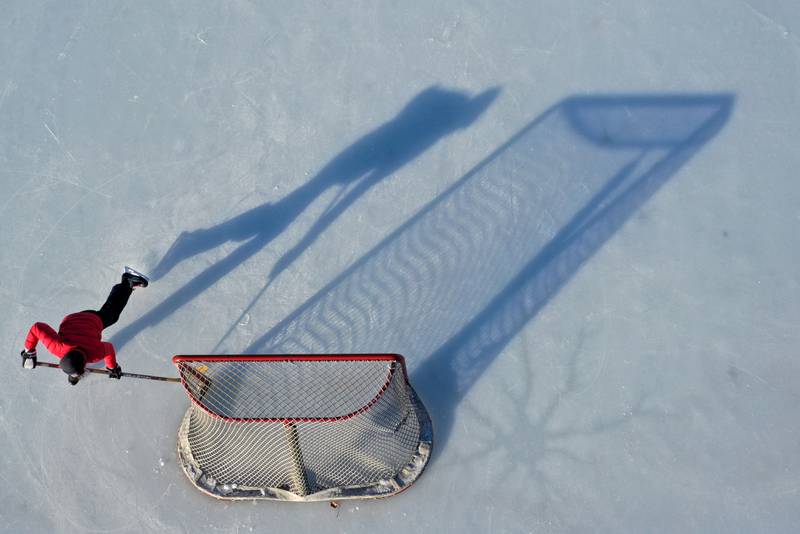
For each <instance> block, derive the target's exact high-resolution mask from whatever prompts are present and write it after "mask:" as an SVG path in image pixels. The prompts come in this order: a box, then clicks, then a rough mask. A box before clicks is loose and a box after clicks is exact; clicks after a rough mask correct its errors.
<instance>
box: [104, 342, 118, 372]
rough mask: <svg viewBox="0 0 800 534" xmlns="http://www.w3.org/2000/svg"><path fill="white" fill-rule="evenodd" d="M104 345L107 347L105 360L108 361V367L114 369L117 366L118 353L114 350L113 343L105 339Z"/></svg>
mask: <svg viewBox="0 0 800 534" xmlns="http://www.w3.org/2000/svg"><path fill="white" fill-rule="evenodd" d="M103 347H104V348H105V353H106V355H105V356H104V358H103V359H104V360H105V362H106V369H114V368H115V367H116V366H117V354H116V351H115V350H114V345H112V344H111V343H109V342H107V341H104V342H103Z"/></svg>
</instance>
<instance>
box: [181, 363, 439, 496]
mask: <svg viewBox="0 0 800 534" xmlns="http://www.w3.org/2000/svg"><path fill="white" fill-rule="evenodd" d="M173 361H174V362H175V364H176V365H177V366H178V369H179V372H180V375H181V379H182V381H183V384H184V387H185V388H186V391H187V393H188V394H189V397H190V398H191V400H192V403H191V405H190V407H189V410H188V411H187V412H186V415H185V416H184V418H183V422H182V423H181V426H180V429H179V431H178V453H179V457H180V460H181V463H182V465H183V468H184V470H185V472H186V474H187V475H188V476H189V478H190V479H191V480H192V481H193V482H194V484H195V485H196V486H197V487H198V488H200V489H201V490H203V491H205V492H207V493H210V494H211V495H213V496H215V497H220V498H231V499H237V498H267V499H281V500H325V499H342V498H366V497H382V496H388V495H391V494H394V493H397V492H399V491H402V490H403V489H405V488H406V487H408V485H409V484H411V483H412V482H413V481H414V480H415V479H416V478H417V477H418V476H419V474H420V473H421V472H422V470H423V469H424V467H425V464H426V462H427V460H428V458H429V455H430V448H431V445H432V430H431V423H430V419H429V417H428V415H427V412H426V411H425V408H424V407H423V406H422V403H421V402H420V401H419V399H418V397H417V396H416V394H415V392H414V390H413V389H412V388H411V386H410V385H409V383H408V379H407V376H406V372H405V367H404V365H403V359H402V357H400V356H396V355H349V356H291V357H290V356H258V357H256V356H241V357H225V358H221V357H198V356H191V357H190V356H176V357H175V358H174V359H173Z"/></svg>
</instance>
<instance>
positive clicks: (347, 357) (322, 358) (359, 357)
mask: <svg viewBox="0 0 800 534" xmlns="http://www.w3.org/2000/svg"><path fill="white" fill-rule="evenodd" d="M237 361H238V362H291V361H294V362H332V361H393V362H397V363H399V364H400V368H401V369H402V371H403V378H404V379H405V382H406V384H408V373H407V372H406V362H405V358H403V356H401V355H399V354H328V355H307V356H300V355H290V354H283V355H257V356H253V355H241V356H231V355H226V356H197V355H191V356H188V355H176V356H173V357H172V363H174V364H175V365H176V366H177V367H178V371H179V374H180V377H181V383H182V384H183V387H184V389H185V390H186V392H187V393H188V394H189V398H190V399H191V400H192V402H193V403H194V404H195V405H196V406H197V407H198V408H200V409H201V410H203V411H204V412H206V413H207V414H208V415H210V416H212V417H214V418H216V419H221V420H223V421H226V422H229V423H283V424H291V423H335V422H337V421H346V420H348V419H352V418H353V417H355V416H357V415H360V414H363V413H366V412H367V411H368V410H369V409H370V408H372V407H373V406H374V405H375V403H377V402H378V400H380V398H381V397H382V396H383V394H384V393H386V390H387V389H389V385H390V384H391V382H392V377H393V376H394V372H395V368H394V367H389V373H388V374H387V376H386V381H385V382H384V384H383V386H382V387H381V389H380V390H379V391H378V393H376V394H375V396H374V397H373V398H372V400H371V401H369V402H368V403H367V404H365V405H364V406H362V407H361V408H359V409H358V410H355V411H353V412H350V413H348V414H345V415H339V416H335V417H269V418H261V419H259V418H245V417H225V416H224V415H220V414H218V413H215V412H213V411H212V410H211V408H209V407H208V406H206V405H205V404H204V403H203V402H201V401H199V400H197V399H196V398H195V396H194V395H193V394H192V390H191V389H190V388H189V385H188V384H187V383H186V381H185V380H184V378H183V372H180V364H181V363H183V362H237Z"/></svg>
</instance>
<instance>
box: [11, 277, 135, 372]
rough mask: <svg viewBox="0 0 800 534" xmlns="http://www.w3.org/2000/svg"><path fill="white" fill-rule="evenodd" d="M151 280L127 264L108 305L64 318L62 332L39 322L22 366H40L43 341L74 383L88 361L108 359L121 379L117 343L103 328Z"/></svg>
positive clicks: (31, 333) (108, 365) (30, 334)
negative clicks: (109, 339)
mask: <svg viewBox="0 0 800 534" xmlns="http://www.w3.org/2000/svg"><path fill="white" fill-rule="evenodd" d="M147 285H148V279H147V277H146V276H144V275H143V274H142V273H140V272H138V271H135V270H133V269H131V268H130V267H125V272H123V273H122V281H121V282H120V283H119V284H117V285H115V286H114V287H113V288H111V293H109V295H108V298H107V299H106V302H105V304H103V306H102V307H101V308H100V309H99V310H85V311H82V312H78V313H73V314H70V315H67V316H66V317H64V319H63V320H62V321H61V325H59V327H58V332H56V331H55V330H53V328H51V327H50V326H49V325H47V324H45V323H35V324H34V325H33V326H32V327H31V329H30V331H29V332H28V337H27V338H26V339H25V350H23V351H22V352H21V353H20V355H21V356H22V366H23V367H25V368H27V369H33V368H34V367H36V345H37V343H38V342H39V341H41V342H42V344H43V345H44V346H45V348H47V350H48V351H50V352H51V353H52V354H53V355H54V356H56V357H57V358H60V360H61V361H60V362H59V366H60V367H61V369H62V370H63V371H64V372H65V373H67V375H69V377H68V379H67V380H68V381H69V383H70V384H72V385H73V386H74V385H75V384H77V383H78V381H79V380H80V378H81V376H82V375H83V373H84V372H85V369H86V364H87V363H95V362H99V361H100V360H105V364H106V369H108V371H109V377H110V378H116V379H119V378H120V377H121V376H122V368H121V367H120V366H119V364H118V363H117V359H116V354H115V351H114V345H112V344H111V343H108V342H106V341H102V332H103V329H105V328H108V327H109V326H111V325H112V324H114V323H116V322H117V320H118V319H119V315H120V313H122V310H123V309H124V308H125V305H126V304H127V303H128V298H130V296H131V293H133V290H134V289H136V288H137V287H147Z"/></svg>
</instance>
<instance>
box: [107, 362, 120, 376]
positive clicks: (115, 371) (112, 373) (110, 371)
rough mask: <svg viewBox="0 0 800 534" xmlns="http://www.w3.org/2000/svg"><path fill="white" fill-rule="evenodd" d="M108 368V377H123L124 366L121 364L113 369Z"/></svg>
mask: <svg viewBox="0 0 800 534" xmlns="http://www.w3.org/2000/svg"><path fill="white" fill-rule="evenodd" d="M106 369H107V370H108V378H116V379H117V380H119V379H120V378H122V367H120V366H119V365H117V366H116V367H114V368H113V369H109V368H108V367H106Z"/></svg>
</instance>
